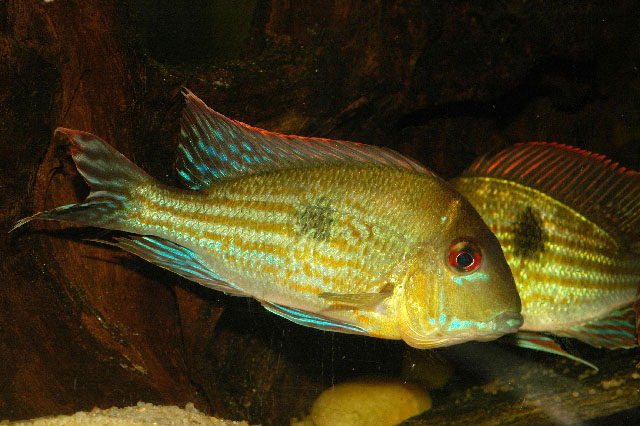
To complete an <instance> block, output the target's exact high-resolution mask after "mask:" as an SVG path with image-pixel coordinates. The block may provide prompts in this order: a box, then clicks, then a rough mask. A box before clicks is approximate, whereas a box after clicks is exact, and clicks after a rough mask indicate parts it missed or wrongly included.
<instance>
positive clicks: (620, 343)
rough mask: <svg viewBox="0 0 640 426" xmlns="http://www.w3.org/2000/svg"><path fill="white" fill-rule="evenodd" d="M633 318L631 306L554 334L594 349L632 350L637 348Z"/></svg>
mask: <svg viewBox="0 0 640 426" xmlns="http://www.w3.org/2000/svg"><path fill="white" fill-rule="evenodd" d="M635 317H636V314H635V312H634V310H633V306H627V307H625V308H622V309H618V310H616V311H613V312H611V313H610V314H608V315H606V316H604V317H602V318H598V319H596V320H593V321H590V322H587V323H584V324H580V325H578V326H576V327H573V328H571V329H570V330H563V331H562V332H556V334H557V335H559V336H564V337H572V338H574V339H578V340H580V341H581V342H584V343H586V344H588V345H591V346H594V347H596V348H601V347H603V348H607V349H628V348H633V347H636V346H638V340H637V336H636V324H635Z"/></svg>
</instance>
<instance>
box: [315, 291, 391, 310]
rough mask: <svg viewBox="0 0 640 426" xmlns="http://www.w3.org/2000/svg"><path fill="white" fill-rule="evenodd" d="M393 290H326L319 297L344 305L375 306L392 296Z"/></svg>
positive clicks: (357, 306)
mask: <svg viewBox="0 0 640 426" xmlns="http://www.w3.org/2000/svg"><path fill="white" fill-rule="evenodd" d="M391 295H392V293H391V292H387V291H385V292H380V293H355V294H352V293H347V294H342V293H329V292H324V293H320V294H319V295H318V297H319V298H321V299H324V300H326V301H331V302H337V303H340V304H343V305H348V306H353V307H356V308H363V307H368V306H373V305H377V304H379V303H381V302H382V301H383V300H384V299H386V298H387V297H389V296H391Z"/></svg>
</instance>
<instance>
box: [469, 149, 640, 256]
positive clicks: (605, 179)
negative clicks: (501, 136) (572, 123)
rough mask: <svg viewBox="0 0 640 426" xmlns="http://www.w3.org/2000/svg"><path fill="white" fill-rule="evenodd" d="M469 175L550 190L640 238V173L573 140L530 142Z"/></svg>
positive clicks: (625, 235) (486, 160) (626, 239)
mask: <svg viewBox="0 0 640 426" xmlns="http://www.w3.org/2000/svg"><path fill="white" fill-rule="evenodd" d="M462 176H465V177H476V176H480V177H492V178H497V179H504V180H511V181H514V182H517V183H520V184H523V185H526V186H529V187H531V188H534V189H537V190H539V191H541V192H544V193H546V194H548V195H550V196H551V197H553V198H555V199H557V200H558V201H560V202H563V203H565V204H567V205H568V206H569V207H571V208H573V209H574V210H576V211H578V212H579V213H580V214H583V215H584V216H585V217H587V218H589V219H590V220H592V221H593V222H595V223H597V224H598V225H599V226H601V227H602V228H604V229H606V230H607V231H608V232H610V233H611V234H612V235H614V236H615V237H616V239H617V240H618V241H619V242H620V243H623V244H624V245H627V246H628V245H629V244H631V243H632V242H633V241H636V240H638V239H639V238H640V173H638V172H635V171H632V170H628V169H626V168H625V167H622V166H620V165H619V164H618V163H615V162H612V161H611V160H610V159H608V158H606V157H605V156H604V155H600V154H594V153H591V152H589V151H585V150H582V149H579V148H573V147H570V146H568V145H562V144H558V143H546V142H529V143H521V144H516V145H513V146H511V147H508V148H506V149H504V150H502V151H500V152H498V153H497V154H495V155H491V156H483V157H481V158H479V159H478V160H476V161H475V162H474V163H473V164H472V165H471V167H469V169H468V170H467V171H465V172H464V173H463V175H462Z"/></svg>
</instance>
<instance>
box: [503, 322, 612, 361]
mask: <svg viewBox="0 0 640 426" xmlns="http://www.w3.org/2000/svg"><path fill="white" fill-rule="evenodd" d="M509 339H512V343H513V344H514V345H516V346H518V347H521V348H525V349H532V350H534V351H540V352H546V353H549V354H554V355H559V356H562V357H564V358H568V359H571V360H573V361H576V362H579V363H582V364H584V365H586V366H588V367H590V368H593V369H594V370H596V371H598V370H599V369H598V367H597V366H595V365H594V364H592V363H590V362H589V361H586V360H584V359H582V358H580V357H577V356H575V355H571V354H570V353H569V352H567V351H565V350H564V349H563V348H562V346H560V345H559V344H558V343H557V342H556V341H555V340H553V339H552V338H551V337H549V336H546V335H544V334H539V333H534V332H528V331H518V332H517V333H516V334H515V335H514V336H509Z"/></svg>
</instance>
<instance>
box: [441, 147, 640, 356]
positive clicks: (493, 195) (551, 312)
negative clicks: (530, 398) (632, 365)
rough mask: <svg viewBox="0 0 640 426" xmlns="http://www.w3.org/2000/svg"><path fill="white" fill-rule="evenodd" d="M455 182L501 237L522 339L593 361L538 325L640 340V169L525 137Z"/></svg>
mask: <svg viewBox="0 0 640 426" xmlns="http://www.w3.org/2000/svg"><path fill="white" fill-rule="evenodd" d="M452 183H453V185H454V186H455V187H456V188H457V189H458V190H459V191H460V192H461V193H462V194H463V195H464V196H465V197H466V198H467V199H468V200H469V201H470V202H471V204H473V206H474V207H475V208H476V209H477V210H478V212H479V213H480V215H481V216H482V218H483V219H484V221H485V222H486V223H487V225H488V226H489V227H490V228H491V229H492V231H493V232H494V233H495V234H496V236H497V237H498V240H499V241H500V244H501V245H502V249H503V251H504V254H505V257H506V259H507V262H508V263H509V266H510V267H511V271H512V272H513V275H514V278H515V281H516V286H517V288H518V293H519V294H520V297H521V299H522V315H523V317H524V324H523V326H522V328H521V330H522V331H521V332H519V333H518V336H517V339H518V341H517V342H518V344H519V345H520V346H524V347H529V348H534V349H539V350H544V351H547V352H552V353H558V354H561V355H564V356H568V357H569V358H572V359H576V360H579V361H581V362H585V363H586V364H588V365H590V366H592V367H594V366H593V365H591V364H589V363H587V362H586V361H584V360H580V359H579V358H577V357H573V356H571V355H569V354H568V353H566V352H564V351H563V349H562V348H561V347H560V346H559V345H558V344H557V343H556V342H555V341H554V340H553V339H551V338H550V337H549V336H545V335H543V334H540V333H550V334H554V335H558V336H564V337H573V338H576V339H579V340H581V341H583V342H586V343H588V344H590V345H592V346H596V347H606V348H612V349H613V348H628V347H633V346H637V344H638V341H637V337H636V333H637V332H636V330H635V328H636V324H635V322H634V321H635V318H634V317H635V313H634V311H633V309H632V307H631V306H632V303H633V301H634V298H635V295H636V291H637V288H638V283H639V282H640V173H637V172H634V171H631V170H627V169H625V168H623V167H620V166H619V165H618V164H617V163H612V162H611V160H608V159H606V158H605V157H604V156H602V155H598V154H593V153H590V152H587V151H584V150H580V149H577V148H572V147H569V146H566V145H560V144H554V143H527V144H518V145H514V146H512V147H509V148H507V149H505V150H503V151H501V152H499V153H497V154H495V155H492V156H486V157H482V158H480V159H479V160H477V161H476V162H475V163H474V164H473V165H472V166H471V167H470V168H469V169H468V170H467V171H466V172H465V173H463V174H462V176H461V177H459V178H456V179H454V180H453V181H452ZM527 331H529V332H527ZM594 368H595V367H594Z"/></svg>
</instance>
